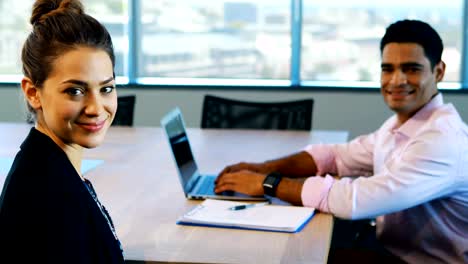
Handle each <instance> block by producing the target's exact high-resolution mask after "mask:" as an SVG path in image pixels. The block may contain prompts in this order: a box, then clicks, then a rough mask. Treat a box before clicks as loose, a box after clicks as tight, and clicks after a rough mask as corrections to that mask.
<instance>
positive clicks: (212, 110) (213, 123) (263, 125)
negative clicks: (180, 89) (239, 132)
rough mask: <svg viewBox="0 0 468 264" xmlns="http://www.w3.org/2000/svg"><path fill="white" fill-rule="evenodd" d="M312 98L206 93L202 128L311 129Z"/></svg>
mask: <svg viewBox="0 0 468 264" xmlns="http://www.w3.org/2000/svg"><path fill="white" fill-rule="evenodd" d="M313 105H314V100H313V99H305V100H297V101H289V102H247V101H239V100H232V99H227V98H221V97H217V96H213V95H206V96H205V99H204V101H203V110H202V121H201V127H202V128H246V129H277V130H310V129H311V128H312V109H313Z"/></svg>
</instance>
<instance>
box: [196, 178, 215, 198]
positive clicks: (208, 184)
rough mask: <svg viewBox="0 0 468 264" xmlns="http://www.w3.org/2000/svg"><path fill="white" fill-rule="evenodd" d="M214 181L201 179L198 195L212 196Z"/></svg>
mask: <svg viewBox="0 0 468 264" xmlns="http://www.w3.org/2000/svg"><path fill="white" fill-rule="evenodd" d="M214 187H215V184H214V179H213V178H211V177H203V178H202V182H201V184H200V186H199V188H198V191H197V193H199V194H212V193H213V192H214Z"/></svg>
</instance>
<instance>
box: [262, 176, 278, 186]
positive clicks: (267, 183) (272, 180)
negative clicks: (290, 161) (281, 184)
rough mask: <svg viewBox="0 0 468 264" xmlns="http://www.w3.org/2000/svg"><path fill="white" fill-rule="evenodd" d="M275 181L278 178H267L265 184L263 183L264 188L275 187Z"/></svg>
mask: <svg viewBox="0 0 468 264" xmlns="http://www.w3.org/2000/svg"><path fill="white" fill-rule="evenodd" d="M275 181H276V177H271V176H269V177H267V178H266V179H265V182H264V183H263V186H268V187H270V188H271V187H273V184H275Z"/></svg>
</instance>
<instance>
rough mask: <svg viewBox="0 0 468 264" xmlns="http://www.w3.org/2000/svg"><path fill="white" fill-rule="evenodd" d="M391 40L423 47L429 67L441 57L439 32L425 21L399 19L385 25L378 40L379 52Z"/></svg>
mask: <svg viewBox="0 0 468 264" xmlns="http://www.w3.org/2000/svg"><path fill="white" fill-rule="evenodd" d="M391 42H397V43H416V44H419V45H421V46H422V47H423V49H424V55H426V57H427V58H428V59H429V61H430V62H431V67H432V68H434V66H435V65H436V64H437V63H439V62H440V61H441V59H442V51H443V49H444V44H443V43H442V39H441V38H440V36H439V34H438V33H437V32H436V31H435V30H434V29H433V28H432V27H431V26H430V25H429V24H427V23H425V22H422V21H419V20H407V19H406V20H400V21H397V22H395V23H393V24H391V25H390V26H388V27H387V30H386V32H385V35H384V36H383V38H382V40H381V41H380V53H381V54H382V52H383V49H384V47H385V45H387V44H388V43H391Z"/></svg>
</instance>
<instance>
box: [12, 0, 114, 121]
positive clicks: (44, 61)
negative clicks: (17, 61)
mask: <svg viewBox="0 0 468 264" xmlns="http://www.w3.org/2000/svg"><path fill="white" fill-rule="evenodd" d="M30 23H31V24H32V26H33V27H32V31H31V33H30V34H29V36H28V38H27V39H26V41H25V43H24V45H23V50H22V52H21V60H22V62H23V73H24V75H25V76H26V77H28V78H29V79H31V81H32V82H33V83H34V85H35V86H36V87H41V86H42V85H43V84H44V81H45V80H46V79H47V77H48V76H49V74H50V73H51V71H52V67H53V63H54V61H55V60H56V59H57V58H58V57H60V56H61V55H63V54H64V53H66V52H68V51H71V50H74V49H76V48H78V47H82V46H85V47H91V48H96V49H100V50H103V51H105V52H106V53H107V54H108V55H109V58H110V59H111V61H112V67H114V66H115V55H114V48H113V45H112V40H111V37H110V34H109V32H108V31H107V29H106V28H105V27H104V26H103V25H102V24H101V23H99V22H98V21H97V20H96V19H94V18H93V17H91V16H89V15H87V14H85V13H84V10H83V5H82V4H81V2H80V1H79V0H36V2H35V3H34V5H33V9H32V15H31V19H30ZM28 109H29V111H30V112H34V111H33V109H32V108H31V107H30V105H29V104H28Z"/></svg>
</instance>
